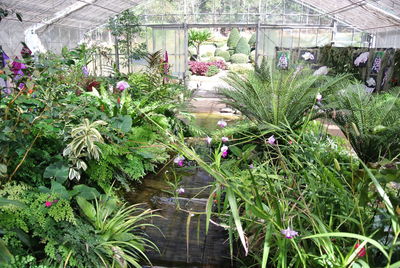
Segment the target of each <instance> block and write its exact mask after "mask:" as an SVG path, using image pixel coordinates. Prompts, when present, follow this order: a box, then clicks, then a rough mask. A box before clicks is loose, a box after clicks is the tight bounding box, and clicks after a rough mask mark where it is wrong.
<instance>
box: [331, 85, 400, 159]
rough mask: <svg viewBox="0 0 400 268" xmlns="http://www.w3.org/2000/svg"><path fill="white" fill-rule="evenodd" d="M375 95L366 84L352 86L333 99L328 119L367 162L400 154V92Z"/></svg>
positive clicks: (338, 93)
mask: <svg viewBox="0 0 400 268" xmlns="http://www.w3.org/2000/svg"><path fill="white" fill-rule="evenodd" d="M393 92H394V94H393V95H392V96H390V94H389V95H388V94H386V95H372V94H370V93H367V92H366V91H365V88H364V86H363V85H352V86H349V87H347V88H345V89H343V90H341V91H340V92H337V93H336V94H335V95H333V96H332V97H331V102H330V104H329V105H328V107H327V108H330V113H329V116H330V118H331V119H332V121H334V122H335V123H336V124H337V125H338V126H339V127H340V129H341V130H342V132H343V133H344V134H345V135H346V137H347V138H348V140H349V141H350V143H351V145H352V147H353V149H354V150H355V152H356V153H357V155H358V156H359V157H360V159H362V160H363V161H366V162H375V161H378V160H379V159H380V158H381V157H384V158H393V157H398V154H399V153H400V145H399V144H400V136H399V135H398V133H399V132H400V118H399V116H398V114H399V111H400V105H399V101H398V96H399V93H398V91H397V93H396V90H394V91H393Z"/></svg>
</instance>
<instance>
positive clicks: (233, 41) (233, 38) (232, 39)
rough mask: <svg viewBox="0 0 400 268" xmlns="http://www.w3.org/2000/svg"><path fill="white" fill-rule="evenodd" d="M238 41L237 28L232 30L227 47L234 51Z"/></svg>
mask: <svg viewBox="0 0 400 268" xmlns="http://www.w3.org/2000/svg"><path fill="white" fill-rule="evenodd" d="M239 39H240V33H239V30H238V29H237V28H233V29H232V31H231V32H230V34H229V37H228V47H229V48H232V49H234V48H235V47H236V46H237V44H238V42H239Z"/></svg>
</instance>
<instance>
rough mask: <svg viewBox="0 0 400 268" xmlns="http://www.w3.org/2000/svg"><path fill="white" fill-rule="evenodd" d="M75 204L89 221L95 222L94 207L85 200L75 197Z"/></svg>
mask: <svg viewBox="0 0 400 268" xmlns="http://www.w3.org/2000/svg"><path fill="white" fill-rule="evenodd" d="M76 202H77V203H78V205H79V207H80V208H81V210H82V211H83V213H84V214H85V215H86V217H88V218H89V220H91V221H95V219H96V209H95V208H94V206H93V205H92V204H91V203H89V202H88V201H87V200H86V199H85V198H83V197H80V196H77V197H76Z"/></svg>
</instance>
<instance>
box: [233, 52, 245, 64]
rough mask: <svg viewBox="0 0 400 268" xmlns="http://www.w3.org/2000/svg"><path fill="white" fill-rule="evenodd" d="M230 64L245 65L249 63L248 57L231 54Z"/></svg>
mask: <svg viewBox="0 0 400 268" xmlns="http://www.w3.org/2000/svg"><path fill="white" fill-rule="evenodd" d="M231 61H232V63H247V62H248V61H249V56H247V55H246V54H240V53H239V54H233V55H232V57H231Z"/></svg>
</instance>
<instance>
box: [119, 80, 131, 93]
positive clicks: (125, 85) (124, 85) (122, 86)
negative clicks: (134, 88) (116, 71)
mask: <svg viewBox="0 0 400 268" xmlns="http://www.w3.org/2000/svg"><path fill="white" fill-rule="evenodd" d="M127 88H129V84H128V83H127V82H125V81H119V82H118V83H117V89H119V90H120V91H124V90H125V89H127Z"/></svg>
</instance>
